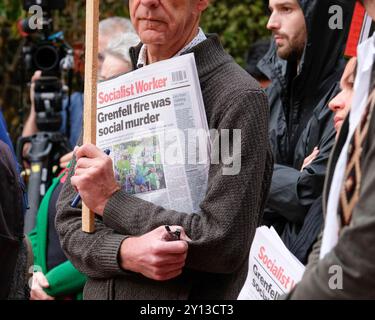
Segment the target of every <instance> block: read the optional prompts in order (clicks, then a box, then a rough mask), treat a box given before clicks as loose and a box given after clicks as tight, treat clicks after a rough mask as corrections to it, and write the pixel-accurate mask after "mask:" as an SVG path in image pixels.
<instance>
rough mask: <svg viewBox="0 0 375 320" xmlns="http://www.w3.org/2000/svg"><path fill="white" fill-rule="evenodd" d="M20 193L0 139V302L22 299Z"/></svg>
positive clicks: (24, 262) (24, 245)
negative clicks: (2, 300)
mask: <svg viewBox="0 0 375 320" xmlns="http://www.w3.org/2000/svg"><path fill="white" fill-rule="evenodd" d="M23 215H24V203H23V190H22V185H21V183H20V179H19V173H18V170H17V168H16V163H15V161H14V156H13V154H12V151H11V150H10V148H9V146H8V145H7V144H6V143H5V142H3V141H1V140H0V261H1V263H0V300H1V299H26V298H27V297H28V294H29V292H28V287H27V282H28V281H27V280H28V279H27V277H28V274H27V273H28V266H29V265H31V264H32V261H28V258H29V255H28V251H30V250H28V247H29V244H28V242H27V240H26V239H25V237H24V233H23Z"/></svg>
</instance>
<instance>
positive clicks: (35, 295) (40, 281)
mask: <svg viewBox="0 0 375 320" xmlns="http://www.w3.org/2000/svg"><path fill="white" fill-rule="evenodd" d="M48 287H49V283H48V281H47V278H46V277H45V276H44V274H43V273H42V272H35V273H34V274H33V282H32V286H31V292H30V300H55V298H54V297H51V296H49V295H48V294H47V293H45V292H44V290H43V288H48Z"/></svg>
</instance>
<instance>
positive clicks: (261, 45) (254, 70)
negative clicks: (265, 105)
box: [245, 39, 271, 88]
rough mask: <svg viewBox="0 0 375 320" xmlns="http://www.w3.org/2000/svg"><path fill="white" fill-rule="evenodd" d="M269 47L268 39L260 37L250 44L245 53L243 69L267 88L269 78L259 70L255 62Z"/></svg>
mask: <svg viewBox="0 0 375 320" xmlns="http://www.w3.org/2000/svg"><path fill="white" fill-rule="evenodd" d="M269 48H270V39H261V40H258V41H256V42H255V43H253V44H252V45H251V47H250V48H249V51H248V53H247V58H246V67H245V70H246V71H247V72H248V73H249V74H250V75H251V76H252V77H253V78H255V79H256V80H257V81H258V82H259V83H260V86H261V87H262V88H267V87H268V86H269V84H270V82H271V81H270V80H269V79H268V78H267V76H266V75H265V74H264V73H263V72H262V71H260V70H259V68H258V66H257V64H258V62H259V60H260V59H261V58H263V57H264V55H265V54H266V53H267V51H268V50H269Z"/></svg>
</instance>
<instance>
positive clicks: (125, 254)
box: [119, 226, 190, 281]
mask: <svg viewBox="0 0 375 320" xmlns="http://www.w3.org/2000/svg"><path fill="white" fill-rule="evenodd" d="M175 228H179V229H180V230H181V240H178V241H165V240H163V239H165V238H166V236H167V231H166V229H165V227H164V226H161V227H159V228H157V229H155V230H153V231H151V232H149V233H146V234H145V235H143V236H140V237H134V238H127V239H125V240H124V241H123V242H122V245H121V248H120V257H119V261H120V265H121V267H122V268H123V269H124V270H129V271H133V272H137V273H141V274H142V275H144V276H145V277H147V278H150V279H153V280H157V281H165V280H169V279H173V278H175V277H177V276H179V275H180V274H181V273H182V268H183V267H184V266H185V260H186V256H187V251H188V243H187V241H190V239H189V238H188V237H187V236H186V234H185V232H184V230H183V229H182V228H181V227H178V226H173V227H171V229H173V230H174V229H175Z"/></svg>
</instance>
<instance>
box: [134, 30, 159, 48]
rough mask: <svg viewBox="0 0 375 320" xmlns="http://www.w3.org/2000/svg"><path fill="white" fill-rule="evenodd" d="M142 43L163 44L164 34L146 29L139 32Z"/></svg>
mask: <svg viewBox="0 0 375 320" xmlns="http://www.w3.org/2000/svg"><path fill="white" fill-rule="evenodd" d="M139 37H140V38H141V41H142V43H144V44H147V45H153V44H154V45H156V44H157V45H160V44H165V34H164V33H163V32H158V31H155V30H146V31H142V32H140V33H139Z"/></svg>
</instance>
